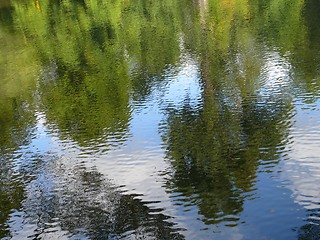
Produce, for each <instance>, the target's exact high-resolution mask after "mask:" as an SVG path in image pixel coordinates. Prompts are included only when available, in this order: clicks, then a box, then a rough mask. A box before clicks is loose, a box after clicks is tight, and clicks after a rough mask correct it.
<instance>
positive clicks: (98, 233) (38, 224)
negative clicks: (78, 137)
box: [13, 156, 184, 239]
mask: <svg viewBox="0 0 320 240" xmlns="http://www.w3.org/2000/svg"><path fill="white" fill-rule="evenodd" d="M34 157H35V158H39V161H40V162H42V163H41V164H39V163H38V164H37V170H36V172H34V173H33V174H34V175H35V178H34V180H33V181H32V182H30V184H29V186H28V195H27V198H26V199H25V201H24V202H23V205H22V210H23V212H24V214H23V218H24V219H25V224H30V226H32V230H33V231H32V232H31V234H32V236H33V237H36V238H39V239H40V238H41V239H43V238H46V237H47V238H50V237H52V238H59V236H60V237H61V238H63V236H69V237H71V236H74V237H81V238H85V237H89V238H90V239H119V238H132V237H134V238H137V239H138V238H148V239H184V237H183V235H181V234H179V233H178V232H177V231H178V230H179V229H177V228H175V224H174V223H172V220H171V219H170V217H168V216H166V215H164V214H162V213H161V211H162V209H158V208H150V207H149V205H151V204H152V203H151V202H143V201H141V200H140V198H139V197H140V196H138V195H131V194H127V193H126V192H125V191H124V190H123V189H122V188H119V187H117V186H116V185H114V184H112V183H111V182H110V181H109V180H108V179H105V177H104V176H103V175H102V174H101V173H98V171H97V169H95V168H87V167H85V166H84V165H83V164H81V163H77V162H73V161H72V160H71V159H70V160H69V161H72V164H70V162H66V159H64V158H61V159H57V158H56V157H54V159H52V157H50V156H34ZM47 160H49V161H47ZM52 164H54V165H55V166H56V167H55V168H54V169H51V170H53V171H51V170H50V171H49V172H46V170H47V169H48V168H47V167H48V165H52ZM39 169H40V171H39ZM44 176H45V177H44ZM48 179H50V180H51V181H48ZM19 234H24V229H21V230H19V231H17V232H16V233H15V232H13V235H14V236H17V237H19V236H21V235H19ZM29 234H30V233H29ZM32 236H31V235H29V236H28V237H32Z"/></svg>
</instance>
